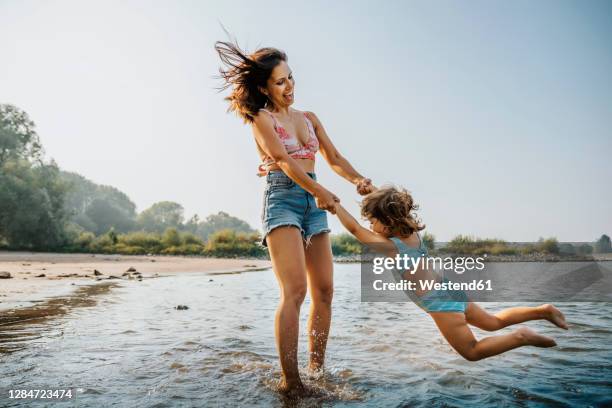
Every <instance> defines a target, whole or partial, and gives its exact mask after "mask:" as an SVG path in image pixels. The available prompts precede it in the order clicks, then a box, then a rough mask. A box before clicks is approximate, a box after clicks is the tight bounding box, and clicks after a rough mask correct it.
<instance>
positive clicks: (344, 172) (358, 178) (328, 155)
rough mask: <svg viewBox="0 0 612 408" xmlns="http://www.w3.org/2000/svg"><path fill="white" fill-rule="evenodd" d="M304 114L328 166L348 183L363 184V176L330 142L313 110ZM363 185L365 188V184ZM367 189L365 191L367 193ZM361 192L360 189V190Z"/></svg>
mask: <svg viewBox="0 0 612 408" xmlns="http://www.w3.org/2000/svg"><path fill="white" fill-rule="evenodd" d="M306 115H307V116H308V118H309V119H310V121H311V122H312V124H313V126H314V128H315V133H316V134H317V138H318V139H319V147H320V149H321V154H322V155H323V158H325V161H327V163H328V164H329V166H330V167H331V168H332V170H334V172H336V173H337V174H338V175H339V176H341V177H343V178H345V179H346V180H348V181H349V182H350V183H352V184H355V185H356V186H359V184H360V183H361V184H364V181H365V180H369V179H366V178H365V177H363V176H362V175H361V174H360V173H359V172H358V171H357V170H355V168H354V167H353V166H352V165H351V163H349V161H348V160H347V159H346V158H345V157H344V156H342V155H341V154H340V152H339V151H338V149H337V148H336V146H334V144H333V143H332V141H331V139H330V137H329V136H328V135H327V132H326V131H325V128H324V127H323V124H322V123H321V121H320V120H319V118H318V117H317V115H315V114H314V113H313V112H306ZM365 184H366V186H364V187H365V188H366V190H367V184H369V183H368V182H366V183H365ZM368 192H369V191H366V193H368ZM360 193H361V191H360Z"/></svg>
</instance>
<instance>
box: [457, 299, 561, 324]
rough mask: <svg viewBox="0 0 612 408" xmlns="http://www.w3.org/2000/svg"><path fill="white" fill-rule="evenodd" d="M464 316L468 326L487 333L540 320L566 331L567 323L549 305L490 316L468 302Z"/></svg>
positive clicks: (511, 309) (512, 310)
mask: <svg viewBox="0 0 612 408" xmlns="http://www.w3.org/2000/svg"><path fill="white" fill-rule="evenodd" d="M465 316H466V319H467V322H468V323H469V324H471V325H472V326H476V327H478V328H479V329H483V330H487V331H494V330H499V329H503V328H504V327H507V326H510V325H513V324H517V323H523V322H526V321H529V320H540V319H546V320H548V321H550V322H551V323H553V324H555V325H556V326H558V327H560V328H562V329H565V330H567V323H566V322H565V316H563V313H561V311H560V310H559V309H557V308H556V307H555V306H553V305H549V304H546V305H541V306H536V307H529V306H523V307H512V308H509V309H504V310H502V311H501V312H499V313H497V314H495V315H492V314H490V313H488V312H487V311H485V310H484V309H482V308H481V307H480V306H478V305H477V304H476V303H472V302H469V303H468V306H467V309H466V310H465Z"/></svg>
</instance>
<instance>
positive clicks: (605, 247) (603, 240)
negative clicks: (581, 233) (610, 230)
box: [595, 234, 612, 254]
mask: <svg viewBox="0 0 612 408" xmlns="http://www.w3.org/2000/svg"><path fill="white" fill-rule="evenodd" d="M595 251H596V252H598V253H600V254H606V253H608V252H612V245H611V244H610V237H609V236H607V235H606V234H603V235H602V236H601V237H600V238H599V239H598V240H597V242H596V243H595Z"/></svg>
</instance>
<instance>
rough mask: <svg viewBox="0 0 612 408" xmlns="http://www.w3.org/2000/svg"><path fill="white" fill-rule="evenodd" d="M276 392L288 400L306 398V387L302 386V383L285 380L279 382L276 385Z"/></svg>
mask: <svg viewBox="0 0 612 408" xmlns="http://www.w3.org/2000/svg"><path fill="white" fill-rule="evenodd" d="M278 392H279V393H281V394H283V395H284V396H285V397H287V398H290V399H297V398H301V397H304V396H306V394H307V392H306V387H304V384H302V381H300V380H297V381H291V382H289V381H287V380H286V379H284V378H283V379H282V380H280V383H279V384H278Z"/></svg>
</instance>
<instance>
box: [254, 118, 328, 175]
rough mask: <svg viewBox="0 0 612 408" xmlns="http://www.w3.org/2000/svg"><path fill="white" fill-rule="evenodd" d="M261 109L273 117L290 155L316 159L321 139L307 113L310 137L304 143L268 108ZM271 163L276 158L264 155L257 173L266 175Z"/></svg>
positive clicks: (298, 157)
mask: <svg viewBox="0 0 612 408" xmlns="http://www.w3.org/2000/svg"><path fill="white" fill-rule="evenodd" d="M261 110H262V111H264V112H267V113H268V114H269V115H270V116H271V117H272V120H273V121H274V130H276V133H277V134H278V137H279V138H280V141H281V142H282V143H283V145H284V146H285V149H286V150H287V153H288V154H289V156H290V157H292V158H294V159H310V160H314V159H315V153H316V152H317V151H318V150H319V139H317V136H316V134H315V131H314V127H313V125H312V122H311V121H310V119H308V116H306V113H304V118H305V120H306V125H307V127H308V134H309V138H308V142H306V144H305V145H302V144H301V143H300V141H299V140H298V138H297V137H296V136H293V135H290V134H289V132H287V131H286V130H285V128H284V127H282V126H281V125H280V123H278V121H277V120H276V118H275V117H274V115H272V113H271V112H270V111H268V110H266V109H261ZM271 164H274V160H273V159H272V158H271V157H269V156H264V158H263V163H262V164H260V165H259V168H258V173H257V175H258V176H260V177H262V176H265V175H266V174H267V173H268V172H267V170H266V167H269V166H270V165H271Z"/></svg>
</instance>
